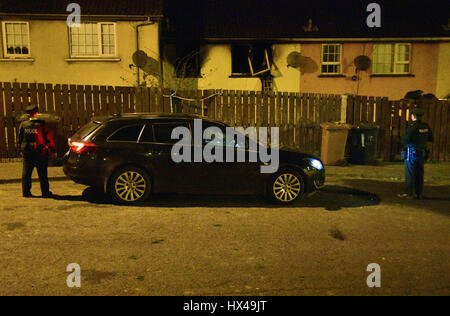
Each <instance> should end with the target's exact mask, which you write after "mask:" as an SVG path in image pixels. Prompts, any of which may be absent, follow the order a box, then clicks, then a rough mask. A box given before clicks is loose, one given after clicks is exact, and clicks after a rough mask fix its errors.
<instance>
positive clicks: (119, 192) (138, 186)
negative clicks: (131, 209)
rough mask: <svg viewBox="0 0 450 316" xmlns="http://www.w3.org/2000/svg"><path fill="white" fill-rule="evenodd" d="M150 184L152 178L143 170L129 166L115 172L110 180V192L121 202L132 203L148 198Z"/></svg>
mask: <svg viewBox="0 0 450 316" xmlns="http://www.w3.org/2000/svg"><path fill="white" fill-rule="evenodd" d="M150 186H151V184H150V179H149V177H148V176H147V174H146V173H145V172H144V171H143V170H141V169H139V168H134V167H128V168H125V169H122V170H120V171H118V172H116V173H115V175H114V176H113V178H112V179H111V182H110V194H111V195H112V197H113V198H114V199H115V200H116V201H117V202H119V203H120V204H129V205H131V204H135V203H138V202H141V201H144V200H146V199H147V197H148V196H149V194H150Z"/></svg>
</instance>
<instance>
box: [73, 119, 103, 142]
mask: <svg viewBox="0 0 450 316" xmlns="http://www.w3.org/2000/svg"><path fill="white" fill-rule="evenodd" d="M100 125H101V124H100V123H97V122H89V123H87V124H86V125H84V126H83V127H82V128H80V129H79V130H78V132H76V133H75V135H73V136H72V139H80V140H83V139H85V138H86V137H88V136H90V135H91V134H92V133H93V132H94V131H95V130H96V129H97V128H99V127H100Z"/></svg>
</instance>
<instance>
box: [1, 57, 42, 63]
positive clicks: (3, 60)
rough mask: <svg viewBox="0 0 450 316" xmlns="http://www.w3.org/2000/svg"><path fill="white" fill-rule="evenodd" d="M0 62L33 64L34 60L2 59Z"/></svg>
mask: <svg viewBox="0 0 450 316" xmlns="http://www.w3.org/2000/svg"><path fill="white" fill-rule="evenodd" d="M0 62H5V63H7V62H26V63H32V62H34V58H0Z"/></svg>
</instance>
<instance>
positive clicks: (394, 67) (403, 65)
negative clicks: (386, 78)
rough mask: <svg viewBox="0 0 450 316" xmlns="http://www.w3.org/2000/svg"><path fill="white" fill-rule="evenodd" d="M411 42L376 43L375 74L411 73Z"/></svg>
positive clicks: (374, 56)
mask: <svg viewBox="0 0 450 316" xmlns="http://www.w3.org/2000/svg"><path fill="white" fill-rule="evenodd" d="M410 62H411V44H409V43H398V44H375V45H374V49H373V74H408V73H410V71H411V69H410Z"/></svg>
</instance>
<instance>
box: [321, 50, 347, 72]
mask: <svg viewBox="0 0 450 316" xmlns="http://www.w3.org/2000/svg"><path fill="white" fill-rule="evenodd" d="M341 60H342V45H341V44H323V45H322V65H321V66H322V70H321V72H322V74H325V75H328V74H340V73H341V72H342V65H341Z"/></svg>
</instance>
